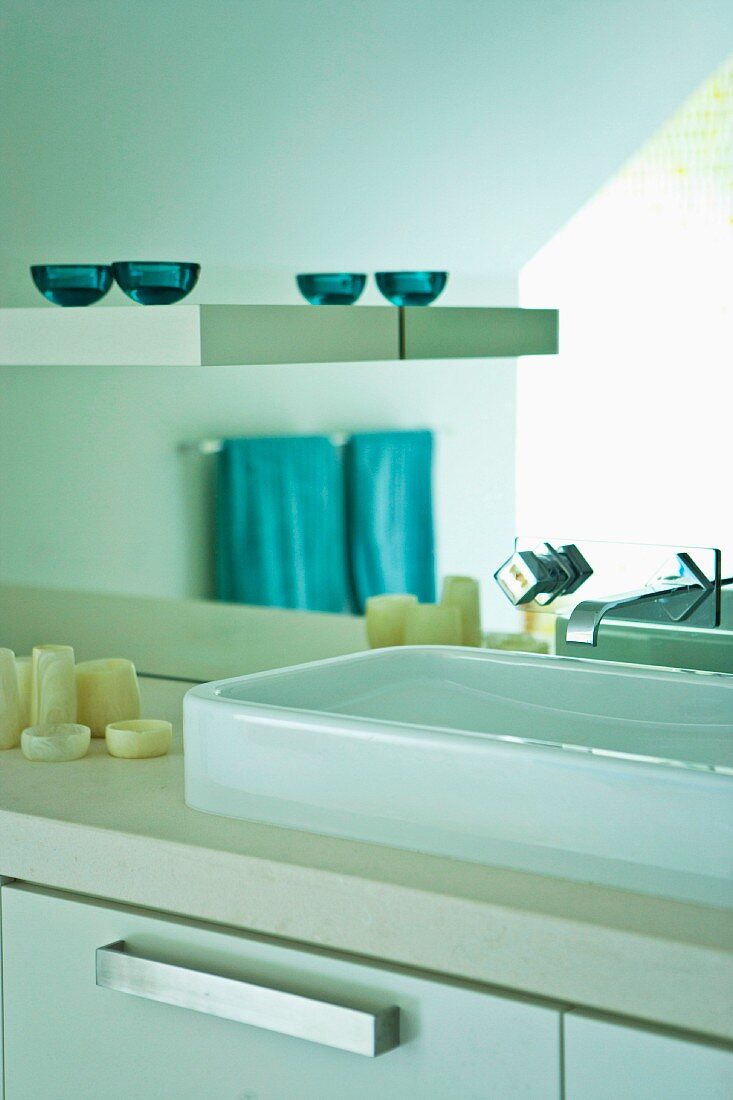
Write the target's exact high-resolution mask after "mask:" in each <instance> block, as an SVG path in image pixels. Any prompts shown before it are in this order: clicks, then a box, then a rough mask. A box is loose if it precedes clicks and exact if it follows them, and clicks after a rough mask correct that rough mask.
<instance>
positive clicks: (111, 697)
mask: <svg viewBox="0 0 733 1100" xmlns="http://www.w3.org/2000/svg"><path fill="white" fill-rule="evenodd" d="M76 713H77V719H78V721H79V722H83V724H84V725H85V726H89V728H90V729H91V731H92V737H104V731H105V730H106V729H107V726H108V725H109V724H110V722H118V721H121V720H122V719H125V718H139V717H140V688H139V686H138V682H137V674H136V672H135V666H134V664H133V663H132V661H127V660H125V658H124V657H108V658H102V659H100V660H97V661H80V662H79V664H78V665H77V666H76Z"/></svg>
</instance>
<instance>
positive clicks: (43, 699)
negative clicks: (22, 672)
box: [31, 645, 76, 726]
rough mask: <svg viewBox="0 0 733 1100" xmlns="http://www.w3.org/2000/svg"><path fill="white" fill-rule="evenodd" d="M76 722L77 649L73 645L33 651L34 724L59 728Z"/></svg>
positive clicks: (32, 714) (32, 718)
mask: <svg viewBox="0 0 733 1100" xmlns="http://www.w3.org/2000/svg"><path fill="white" fill-rule="evenodd" d="M69 722H72V723H73V722H76V680H75V677H74V650H73V649H72V648H71V646H70V645H37V646H34V648H33V672H32V677H31V725H32V726H55V725H63V724H65V723H69Z"/></svg>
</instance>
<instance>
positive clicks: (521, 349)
mask: <svg viewBox="0 0 733 1100" xmlns="http://www.w3.org/2000/svg"><path fill="white" fill-rule="evenodd" d="M404 315H405V319H404V353H405V354H404V358H406V359H477V358H506V359H513V358H515V357H516V356H519V355H556V354H557V348H558V316H559V315H558V311H557V310H556V309H519V308H511V307H507V308H489V309H485V308H480V307H467V308H464V307H460V306H455V307H445V308H442V309H441V308H440V307H437V308H436V307H435V306H432V307H429V308H428V309H425V308H422V309H421V308H415V307H413V308H407V309H405V311H404Z"/></svg>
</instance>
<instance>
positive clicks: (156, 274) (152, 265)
mask: <svg viewBox="0 0 733 1100" xmlns="http://www.w3.org/2000/svg"><path fill="white" fill-rule="evenodd" d="M112 270H113V272H114V276H115V279H116V280H117V283H118V285H119V287H120V289H121V290H124V292H125V294H126V295H127V297H128V298H132V300H133V302H137V303H138V304H139V305H141V306H170V305H173V304H174V302H180V300H181V298H185V297H186V295H187V294H190V293H191V291H192V290H193V288H194V287H195V286H196V283H197V282H198V277H199V272H200V271H201V265H200V264H190V263H164V262H162V261H147V260H125V261H124V262H122V261H120V262H118V263H114V264H112Z"/></svg>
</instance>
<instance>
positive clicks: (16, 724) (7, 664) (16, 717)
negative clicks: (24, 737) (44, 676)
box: [0, 649, 23, 749]
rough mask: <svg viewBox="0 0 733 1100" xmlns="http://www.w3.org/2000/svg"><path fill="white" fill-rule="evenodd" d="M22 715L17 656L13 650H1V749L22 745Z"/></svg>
mask: <svg viewBox="0 0 733 1100" xmlns="http://www.w3.org/2000/svg"><path fill="white" fill-rule="evenodd" d="M22 715H23V712H22V707H21V704H20V692H19V690H18V673H17V672H16V670H15V654H14V653H13V651H12V649H0V749H14V748H15V747H16V746H17V745H19V744H20V731H21V730H22V728H23V720H22Z"/></svg>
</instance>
